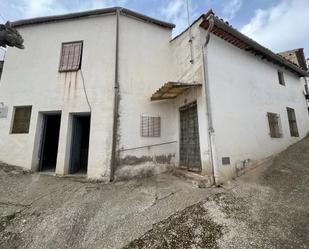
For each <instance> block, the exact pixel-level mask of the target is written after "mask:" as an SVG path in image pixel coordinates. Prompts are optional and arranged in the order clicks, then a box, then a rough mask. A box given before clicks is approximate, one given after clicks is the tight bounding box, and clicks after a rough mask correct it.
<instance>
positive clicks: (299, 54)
mask: <svg viewBox="0 0 309 249" xmlns="http://www.w3.org/2000/svg"><path fill="white" fill-rule="evenodd" d="M279 55H281V56H283V57H284V58H285V59H287V60H289V61H291V62H293V63H294V64H296V65H297V66H299V67H300V68H302V69H303V70H305V71H307V70H308V66H307V62H306V59H305V53H304V49H303V48H297V49H293V50H289V51H284V52H281V53H279Z"/></svg>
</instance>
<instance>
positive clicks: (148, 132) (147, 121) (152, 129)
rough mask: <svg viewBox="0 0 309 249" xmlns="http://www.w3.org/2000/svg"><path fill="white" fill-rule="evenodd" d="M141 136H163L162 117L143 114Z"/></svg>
mask: <svg viewBox="0 0 309 249" xmlns="http://www.w3.org/2000/svg"><path fill="white" fill-rule="evenodd" d="M140 129H141V137H160V136H161V117H158V116H157V117H154V116H147V115H141V127H140Z"/></svg>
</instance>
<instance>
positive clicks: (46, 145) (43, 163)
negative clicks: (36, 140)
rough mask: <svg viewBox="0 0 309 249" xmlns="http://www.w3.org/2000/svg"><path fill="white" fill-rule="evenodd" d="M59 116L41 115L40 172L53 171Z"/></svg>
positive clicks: (56, 151)
mask: <svg viewBox="0 0 309 249" xmlns="http://www.w3.org/2000/svg"><path fill="white" fill-rule="evenodd" d="M60 121H61V114H43V130H42V142H41V153H40V164H39V170H40V171H55V169H56V163H57V154H58V143H59V131H60Z"/></svg>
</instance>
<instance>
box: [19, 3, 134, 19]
mask: <svg viewBox="0 0 309 249" xmlns="http://www.w3.org/2000/svg"><path fill="white" fill-rule="evenodd" d="M127 1H128V0H87V1H69V0H68V1H63V0H62V1H61V0H20V1H19V2H18V5H17V7H15V9H17V10H18V12H19V13H20V16H21V17H22V18H29V17H36V16H45V15H56V14H63V13H68V12H74V11H83V10H90V9H98V8H106V7H111V6H120V5H121V6H123V5H125V4H126V3H127Z"/></svg>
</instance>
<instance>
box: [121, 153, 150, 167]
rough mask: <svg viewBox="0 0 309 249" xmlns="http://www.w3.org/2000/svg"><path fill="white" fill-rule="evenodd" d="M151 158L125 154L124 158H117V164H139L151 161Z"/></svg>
mask: <svg viewBox="0 0 309 249" xmlns="http://www.w3.org/2000/svg"><path fill="white" fill-rule="evenodd" d="M152 161H153V158H152V157H150V156H142V157H137V156H130V155H129V156H126V157H124V158H120V159H119V165H135V164H141V163H145V162H152Z"/></svg>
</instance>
